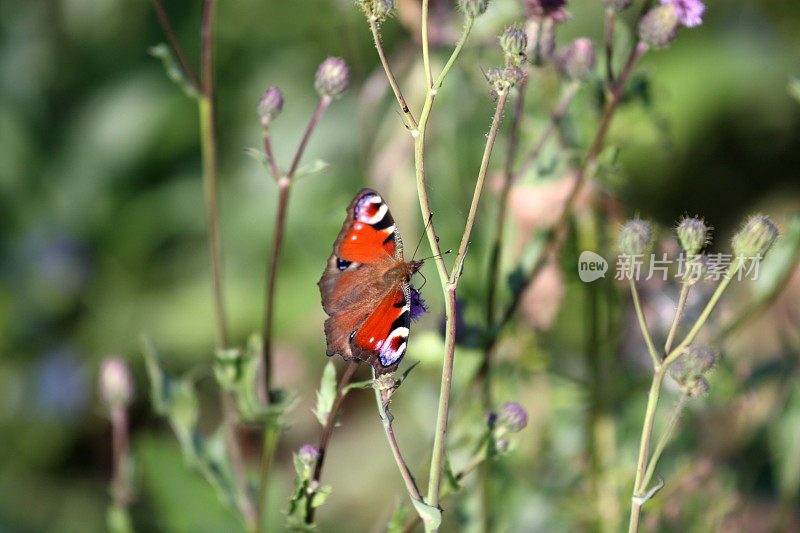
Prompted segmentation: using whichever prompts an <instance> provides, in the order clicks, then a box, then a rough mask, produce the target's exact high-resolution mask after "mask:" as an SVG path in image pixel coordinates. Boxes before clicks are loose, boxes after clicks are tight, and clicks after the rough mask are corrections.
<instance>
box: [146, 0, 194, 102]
mask: <svg viewBox="0 0 800 533" xmlns="http://www.w3.org/2000/svg"><path fill="white" fill-rule="evenodd" d="M152 1H153V7H154V8H155V10H156V15H157V16H158V22H159V23H160V24H161V28H162V30H163V31H164V35H166V36H167V41H168V42H169V46H170V48H172V52H173V53H174V54H175V58H176V59H177V60H178V63H179V64H180V66H181V70H183V72H184V74H186V78H187V79H188V80H189V83H190V84H191V85H192V87H193V88H194V90H195V92H197V93H198V94H200V92H201V91H202V89H201V87H200V81H199V80H198V79H197V74H195V72H194V69H193V68H192V66H191V65H190V64H189V61H188V60H187V59H186V53H185V52H184V51H183V47H182V46H181V45H180V43H179V42H178V38H177V37H176V36H175V30H173V29H172V24H171V23H170V21H169V16H168V15H167V12H166V10H165V9H164V5H163V4H162V3H161V0H152Z"/></svg>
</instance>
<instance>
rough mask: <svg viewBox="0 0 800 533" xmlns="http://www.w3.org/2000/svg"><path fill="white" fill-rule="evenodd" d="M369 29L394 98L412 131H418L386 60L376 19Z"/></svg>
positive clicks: (371, 21)
mask: <svg viewBox="0 0 800 533" xmlns="http://www.w3.org/2000/svg"><path fill="white" fill-rule="evenodd" d="M369 28H370V30H371V31H372V40H373V41H374V42H375V49H376V50H377V51H378V57H380V59H381V65H383V71H384V72H385V73H386V78H387V79H388V80H389V85H391V87H392V91H393V92H394V97H395V98H396V99H397V103H398V104H400V109H401V110H402V111H403V114H404V115H405V117H406V120H408V124H409V126H410V127H411V129H416V128H417V121H416V120H414V115H412V114H411V111H410V110H409V109H408V105H407V104H406V101H405V98H403V93H402V92H401V91H400V87H399V86H398V85H397V80H395V77H394V74H393V73H392V69H391V67H389V62H388V61H387V60H386V53H385V52H384V51H383V43H382V42H381V34H380V30H379V28H378V22H377V21H376V20H375V19H374V18H370V19H369Z"/></svg>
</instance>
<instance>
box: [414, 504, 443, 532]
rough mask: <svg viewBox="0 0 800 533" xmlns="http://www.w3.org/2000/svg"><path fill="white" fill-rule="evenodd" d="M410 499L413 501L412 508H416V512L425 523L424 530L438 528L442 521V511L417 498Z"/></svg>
mask: <svg viewBox="0 0 800 533" xmlns="http://www.w3.org/2000/svg"><path fill="white" fill-rule="evenodd" d="M411 501H412V502H413V503H414V508H415V509H416V510H417V514H419V517H420V518H422V523H423V524H424V525H425V531H434V530H436V529H439V526H440V525H441V523H442V511H440V510H439V509H437V508H436V507H431V506H430V505H428V504H427V503H424V502H421V501H419V500H411Z"/></svg>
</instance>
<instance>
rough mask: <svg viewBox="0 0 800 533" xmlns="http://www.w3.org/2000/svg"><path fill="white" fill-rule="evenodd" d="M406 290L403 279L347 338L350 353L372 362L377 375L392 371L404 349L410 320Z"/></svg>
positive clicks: (408, 298) (407, 290)
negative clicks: (402, 282) (350, 337)
mask: <svg viewBox="0 0 800 533" xmlns="http://www.w3.org/2000/svg"><path fill="white" fill-rule="evenodd" d="M408 292H409V289H408V284H405V283H404V284H402V285H401V286H400V287H397V288H396V289H395V290H394V291H392V292H391V293H390V294H389V295H387V296H386V297H385V298H384V299H383V301H382V302H381V303H380V304H379V305H378V307H377V308H376V309H375V310H374V311H373V312H372V313H371V314H370V315H369V316H368V317H367V319H366V320H365V321H364V323H363V324H362V325H361V327H359V328H358V330H357V331H355V332H354V333H355V335H353V336H352V339H351V341H350V349H351V351H352V353H353V355H354V356H355V357H357V358H359V359H361V360H362V361H366V362H367V363H369V364H370V365H372V367H373V368H374V369H375V373H376V374H377V375H381V374H388V373H390V372H394V371H395V369H396V368H397V365H398V364H400V359H401V358H402V357H403V355H404V354H405V353H406V345H407V343H408V331H409V330H408V326H409V325H410V323H411V313H410V310H409V302H410V301H411V299H410V295H409V294H408Z"/></svg>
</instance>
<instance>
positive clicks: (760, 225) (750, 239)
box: [733, 215, 778, 257]
mask: <svg viewBox="0 0 800 533" xmlns="http://www.w3.org/2000/svg"><path fill="white" fill-rule="evenodd" d="M777 238H778V228H777V227H776V226H775V224H773V223H772V221H771V220H770V219H768V218H767V217H765V216H763V215H754V216H752V217H750V218H749V219H748V220H747V223H746V224H745V226H744V228H742V230H741V231H740V232H739V233H737V234H736V236H735V237H734V238H733V250H734V251H735V252H736V253H737V254H738V255H742V256H745V257H757V256H758V257H763V256H764V254H765V253H767V250H769V249H770V247H771V246H772V243H774V242H775V239H777Z"/></svg>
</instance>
